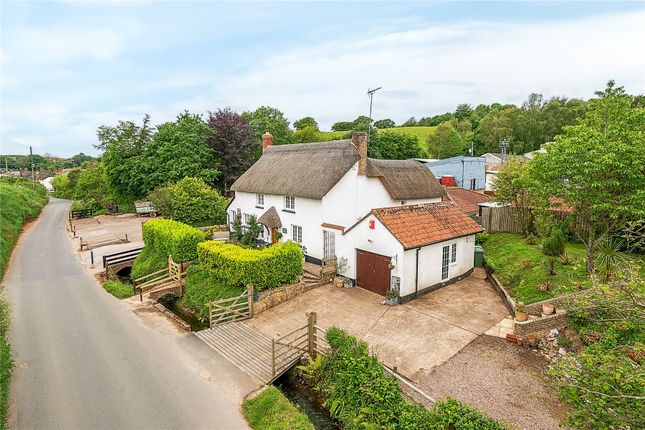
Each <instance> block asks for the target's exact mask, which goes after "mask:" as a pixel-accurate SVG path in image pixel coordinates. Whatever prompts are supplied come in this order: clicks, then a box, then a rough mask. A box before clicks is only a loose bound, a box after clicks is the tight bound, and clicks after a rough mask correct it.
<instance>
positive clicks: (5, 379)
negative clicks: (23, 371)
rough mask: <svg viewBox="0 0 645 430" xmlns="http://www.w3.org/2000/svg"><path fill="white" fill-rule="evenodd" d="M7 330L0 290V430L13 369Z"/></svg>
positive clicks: (4, 300)
mask: <svg viewBox="0 0 645 430" xmlns="http://www.w3.org/2000/svg"><path fill="white" fill-rule="evenodd" d="M7 330H9V302H7V300H6V299H5V298H4V296H3V295H2V291H1V290H0V430H4V429H5V428H6V425H7V423H6V420H7V406H8V399H9V382H10V380H11V370H12V368H13V358H12V357H11V348H10V347H9V343H8V342H7Z"/></svg>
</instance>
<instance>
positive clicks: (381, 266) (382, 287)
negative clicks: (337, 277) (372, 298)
mask: <svg viewBox="0 0 645 430" xmlns="http://www.w3.org/2000/svg"><path fill="white" fill-rule="evenodd" d="M389 264H390V257H387V256H385V255H379V254H374V253H372V252H367V251H363V250H362V249H357V250H356V285H358V286H359V287H361V288H364V289H366V290H368V291H372V292H373V293H376V294H380V295H382V296H384V295H385V293H387V290H389V289H390V267H389Z"/></svg>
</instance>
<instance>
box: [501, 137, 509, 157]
mask: <svg viewBox="0 0 645 430" xmlns="http://www.w3.org/2000/svg"><path fill="white" fill-rule="evenodd" d="M509 146H511V142H509V141H508V139H502V140H500V141H499V149H500V150H501V151H502V155H506V150H507V149H508V147H509Z"/></svg>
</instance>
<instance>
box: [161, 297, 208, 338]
mask: <svg viewBox="0 0 645 430" xmlns="http://www.w3.org/2000/svg"><path fill="white" fill-rule="evenodd" d="M159 303H161V304H162V305H163V306H164V307H165V308H166V309H168V310H169V311H170V312H172V313H173V314H175V315H177V316H178V317H179V318H180V319H182V320H183V321H185V322H187V323H188V325H190V330H191V331H200V330H203V329H205V328H208V323H204V322H202V321H200V320H199V318H197V317H196V316H195V314H193V313H192V312H190V311H188V310H187V309H184V308H183V307H182V306H180V305H179V304H178V303H177V297H176V296H164V297H162V298H160V299H159Z"/></svg>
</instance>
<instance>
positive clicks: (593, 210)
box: [533, 81, 645, 271]
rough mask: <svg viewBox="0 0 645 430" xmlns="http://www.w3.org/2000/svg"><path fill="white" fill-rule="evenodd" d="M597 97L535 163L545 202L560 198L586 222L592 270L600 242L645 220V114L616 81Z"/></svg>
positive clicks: (589, 269)
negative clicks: (628, 224) (577, 123)
mask: <svg viewBox="0 0 645 430" xmlns="http://www.w3.org/2000/svg"><path fill="white" fill-rule="evenodd" d="M596 96H597V98H595V99H592V100H590V102H589V106H588V111H587V112H586V114H585V115H584V117H583V118H582V121H581V123H580V124H579V125H575V126H568V127H565V128H564V133H563V134H562V135H560V136H558V137H557V138H556V140H555V143H553V144H551V145H549V146H548V147H547V153H546V154H545V155H543V156H538V157H536V159H535V160H534V161H535V163H534V164H533V166H534V167H535V168H534V169H533V174H534V175H535V177H536V178H537V179H538V180H539V183H540V186H539V187H537V189H536V192H541V193H542V196H543V201H546V200H547V199H548V198H549V197H551V196H556V197H559V198H561V199H562V201H563V202H564V203H566V204H567V205H569V206H571V207H573V208H574V209H575V211H576V216H578V217H580V218H581V219H582V220H583V221H586V222H587V223H588V225H589V229H588V233H587V234H586V235H585V237H583V240H584V242H585V245H586V249H587V270H588V271H592V270H593V262H594V249H595V248H596V245H597V241H598V237H602V236H605V237H606V236H608V235H610V234H611V233H612V232H614V231H615V230H616V229H617V228H618V227H620V226H621V225H623V224H624V223H625V222H626V221H629V220H633V219H641V220H642V219H645V205H644V204H643V202H644V201H645V169H644V167H643V166H645V109H644V108H638V107H636V108H635V107H632V97H630V96H629V95H627V94H625V92H624V90H623V88H622V87H616V85H615V83H614V82H613V81H610V82H609V83H608V84H607V88H606V89H605V90H604V91H599V92H597V93H596Z"/></svg>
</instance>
